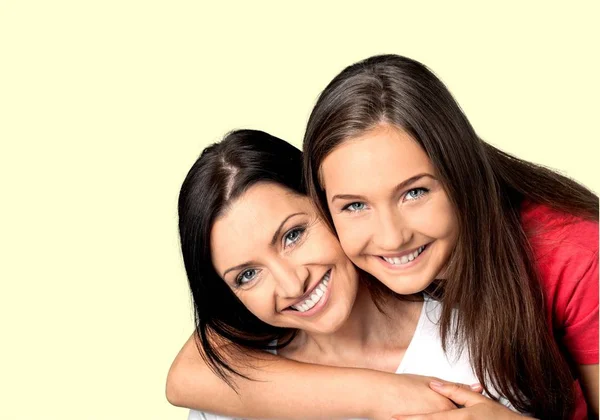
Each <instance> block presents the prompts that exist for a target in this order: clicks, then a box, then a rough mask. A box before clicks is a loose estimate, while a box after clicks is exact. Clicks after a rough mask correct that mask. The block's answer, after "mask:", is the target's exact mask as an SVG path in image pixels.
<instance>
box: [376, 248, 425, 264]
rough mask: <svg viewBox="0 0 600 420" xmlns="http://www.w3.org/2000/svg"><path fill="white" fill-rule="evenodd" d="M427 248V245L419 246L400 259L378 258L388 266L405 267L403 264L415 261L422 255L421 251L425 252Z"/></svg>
mask: <svg viewBox="0 0 600 420" xmlns="http://www.w3.org/2000/svg"><path fill="white" fill-rule="evenodd" d="M428 246H429V244H427V245H423V246H420V247H418V248H417V249H415V250H414V251H412V252H409V253H406V254H404V255H402V256H401V257H383V256H380V257H379V258H381V259H382V260H384V261H385V262H387V263H388V264H392V265H405V264H408V263H409V262H411V261H414V260H415V259H417V258H418V257H419V255H421V254H422V253H423V251H425V250H426V249H427V247H428Z"/></svg>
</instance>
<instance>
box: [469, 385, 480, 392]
mask: <svg viewBox="0 0 600 420" xmlns="http://www.w3.org/2000/svg"><path fill="white" fill-rule="evenodd" d="M471 389H472V390H473V391H477V390H478V389H481V384H473V385H471Z"/></svg>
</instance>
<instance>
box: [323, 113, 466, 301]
mask: <svg viewBox="0 0 600 420" xmlns="http://www.w3.org/2000/svg"><path fill="white" fill-rule="evenodd" d="M321 179H322V181H323V186H324V188H325V191H326V196H327V204H328V206H329V210H330V212H331V215H332V218H333V222H334V225H335V228H336V230H337V233H338V236H339V239H340V242H341V244H342V248H343V249H344V251H345V252H346V254H347V255H348V257H349V258H350V259H351V260H352V261H353V262H354V263H355V264H356V265H357V266H358V267H360V268H362V269H363V270H365V271H367V272H369V273H371V274H372V275H373V276H375V277H376V278H377V279H379V280H380V281H381V282H382V283H384V284H385V285H386V286H388V287H389V288H390V289H392V290H393V291H395V292H396V293H400V294H412V293H417V292H420V291H422V290H423V289H425V288H426V287H427V286H428V285H429V284H431V282H432V281H433V280H435V279H436V278H441V277H443V270H444V267H445V266H446V264H447V262H448V259H449V257H450V254H451V253H452V250H453V248H454V245H455V242H456V237H457V221H456V218H455V214H454V211H453V208H452V206H451V204H450V201H449V200H448V196H447V195H446V192H445V191H444V189H443V188H442V185H441V183H440V182H439V181H438V180H437V178H436V173H435V170H434V168H433V166H432V164H431V161H430V160H429V158H428V157H427V155H426V154H425V152H424V151H423V149H422V148H421V147H420V146H419V144H418V143H417V142H416V141H415V140H413V139H412V137H411V136H410V135H408V134H407V133H406V132H404V131H403V130H401V129H398V128H396V127H395V126H392V125H389V124H381V125H378V126H377V127H375V128H374V129H372V130H370V131H368V132H365V133H363V134H362V135H360V136H358V137H355V138H352V139H349V140H347V141H345V142H344V143H342V144H341V145H339V146H338V147H336V148H335V149H334V150H333V151H332V152H331V153H330V154H329V155H328V156H327V157H326V158H325V160H324V161H323V164H322V165H321Z"/></svg>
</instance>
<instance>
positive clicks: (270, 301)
mask: <svg viewBox="0 0 600 420" xmlns="http://www.w3.org/2000/svg"><path fill="white" fill-rule="evenodd" d="M210 245H211V252H212V256H213V265H214V267H215V269H216V270H217V273H219V275H220V276H221V277H222V278H223V280H224V281H225V282H226V283H227V284H228V285H229V287H230V288H231V289H232V290H233V292H234V293H235V294H236V295H237V296H238V297H239V299H240V300H241V301H242V303H243V304H244V305H245V306H246V307H247V308H248V309H249V310H250V311H251V312H252V313H253V314H254V315H256V316H257V317H258V318H259V319H261V320H262V321H263V322H265V323H267V324H270V325H273V326H277V327H283V328H296V329H301V330H305V331H309V332H314V333H331V332H334V331H336V330H337V329H338V328H340V327H341V326H342V324H343V323H344V322H345V321H346V319H347V318H348V316H349V314H350V311H351V309H352V306H353V304H354V300H355V298H356V293H357V290H358V274H357V271H356V269H355V268H354V266H353V265H352V263H351V262H350V260H348V258H347V257H346V256H345V255H344V252H343V251H342V248H341V247H340V244H339V242H338V241H337V239H336V238H335V236H334V235H333V234H332V233H331V232H330V231H329V229H328V228H327V227H326V225H325V224H324V223H322V221H321V220H320V219H319V218H318V217H317V213H316V211H315V208H314V206H313V204H312V202H311V201H310V200H309V199H308V198H307V197H305V196H301V195H298V194H295V193H293V192H290V191H289V190H287V189H285V188H283V187H281V186H279V185H276V184H274V183H259V184H256V185H254V186H252V187H250V188H249V189H248V190H247V191H246V192H245V193H244V194H243V195H242V196H240V197H239V198H238V199H236V200H235V201H234V202H233V203H232V205H231V206H230V207H229V208H228V209H227V210H226V212H225V214H224V215H222V216H221V217H219V218H218V219H217V220H216V221H215V223H214V225H213V228H212V231H211V244H210Z"/></svg>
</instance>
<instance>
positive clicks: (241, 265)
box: [222, 212, 306, 278]
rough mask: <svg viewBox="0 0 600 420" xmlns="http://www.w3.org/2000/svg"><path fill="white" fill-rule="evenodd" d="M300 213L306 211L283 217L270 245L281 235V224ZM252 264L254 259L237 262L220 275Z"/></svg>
mask: <svg viewBox="0 0 600 420" xmlns="http://www.w3.org/2000/svg"><path fill="white" fill-rule="evenodd" d="M302 214H304V215H305V214H306V213H304V212H297V213H292V214H290V215H288V216H287V217H286V218H285V219H283V220H282V222H281V223H280V224H279V226H278V227H277V230H275V233H274V234H273V238H271V243H270V245H271V246H274V245H275V243H276V242H277V238H278V237H279V235H281V231H282V230H283V226H284V225H285V224H286V222H287V221H288V220H290V219H291V218H292V217H294V216H298V215H302ZM253 264H256V263H255V262H254V261H248V262H245V263H242V264H238V265H236V266H234V267H230V268H228V269H227V270H225V272H224V273H223V276H222V277H223V278H225V276H226V275H227V273H229V272H230V271H234V270H239V269H241V268H244V267H246V266H248V265H253Z"/></svg>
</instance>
